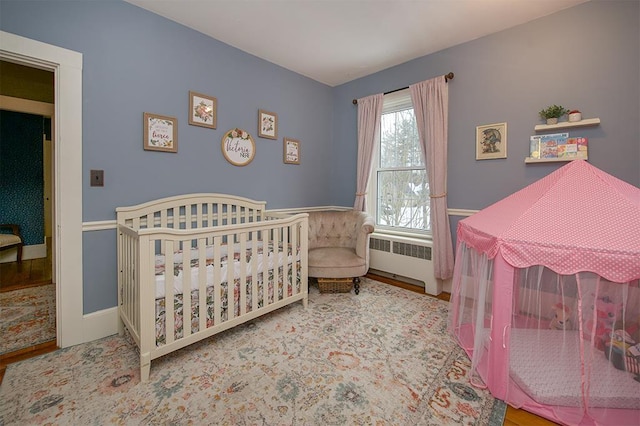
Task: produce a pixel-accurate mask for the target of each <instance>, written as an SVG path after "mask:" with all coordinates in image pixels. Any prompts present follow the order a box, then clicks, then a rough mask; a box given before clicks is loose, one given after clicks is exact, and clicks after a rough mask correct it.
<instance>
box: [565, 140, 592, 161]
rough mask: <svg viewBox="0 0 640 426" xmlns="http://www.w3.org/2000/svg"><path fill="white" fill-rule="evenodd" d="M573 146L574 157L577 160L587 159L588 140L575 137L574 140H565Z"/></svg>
mask: <svg viewBox="0 0 640 426" xmlns="http://www.w3.org/2000/svg"><path fill="white" fill-rule="evenodd" d="M569 141H570V143H572V144H575V145H576V155H575V156H576V157H577V158H588V157H589V155H588V151H589V140H588V138H584V137H576V138H569V139H568V140H567V142H569Z"/></svg>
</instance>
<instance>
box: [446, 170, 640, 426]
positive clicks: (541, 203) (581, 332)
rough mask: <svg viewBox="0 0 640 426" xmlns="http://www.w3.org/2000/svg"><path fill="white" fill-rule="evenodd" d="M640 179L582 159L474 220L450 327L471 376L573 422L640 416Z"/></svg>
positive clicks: (464, 239) (463, 229) (459, 263)
mask: <svg viewBox="0 0 640 426" xmlns="http://www.w3.org/2000/svg"><path fill="white" fill-rule="evenodd" d="M639 282H640V189H638V188H636V187H634V186H632V185H630V184H628V183H626V182H623V181H621V180H619V179H617V178H615V177H613V176H611V175H609V174H607V173H605V172H603V171H601V170H599V169H597V168H596V167H594V166H592V165H590V164H589V163H587V162H586V161H584V160H575V161H572V162H570V163H568V164H567V165H565V166H563V167H561V168H559V169H558V170H556V171H555V172H553V173H551V174H549V175H548V176H546V177H544V178H542V179H540V180H539V181H537V182H535V183H533V184H531V185H529V186H528V187H526V188H524V189H522V190H520V191H518V192H516V193H514V194H512V195H510V196H508V197H507V198H505V199H503V200H501V201H499V202H497V203H495V204H493V205H491V206H489V207H487V208H485V209H483V210H481V211H480V212H478V213H476V214H474V215H472V216H470V217H468V218H466V219H464V220H462V221H460V222H459V224H458V229H457V250H456V266H455V272H454V277H453V286H452V296H451V308H450V314H449V330H450V332H451V333H452V334H453V336H455V338H456V339H457V340H458V342H459V344H460V345H461V346H462V347H463V348H464V349H465V350H466V352H467V353H468V354H469V357H470V358H471V362H472V369H471V371H472V374H471V376H470V378H469V379H470V380H471V383H472V384H474V385H476V386H480V387H488V388H489V390H490V391H491V393H492V394H493V395H494V396H496V397H497V398H500V399H502V400H504V401H506V402H508V403H509V404H510V405H512V406H514V407H516V408H524V409H526V410H528V411H531V412H534V413H537V414H539V415H541V416H543V417H546V418H549V419H551V420H554V421H556V422H559V423H562V424H568V425H574V424H594V425H595V424H598V425H604V424H610V425H640V285H639Z"/></svg>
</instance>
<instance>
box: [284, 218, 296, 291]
mask: <svg viewBox="0 0 640 426" xmlns="http://www.w3.org/2000/svg"><path fill="white" fill-rule="evenodd" d="M297 248H298V224H294V225H291V260H287V262H286V263H287V270H289V269H291V278H289V279H288V280H287V282H288V285H290V286H291V295H292V296H295V295H296V294H298V291H297V285H296V277H297V276H298V267H297V266H298V262H297V261H296V257H297V256H296V251H297ZM287 251H288V247H287ZM288 275H289V274H287V278H288Z"/></svg>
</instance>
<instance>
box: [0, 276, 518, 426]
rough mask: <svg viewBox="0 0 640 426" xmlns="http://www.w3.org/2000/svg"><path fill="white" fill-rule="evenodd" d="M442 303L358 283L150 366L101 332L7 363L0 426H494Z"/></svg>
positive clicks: (497, 406) (498, 406) (498, 411)
mask: <svg viewBox="0 0 640 426" xmlns="http://www.w3.org/2000/svg"><path fill="white" fill-rule="evenodd" d="M447 309H448V304H447V303H446V302H443V301H440V300H437V299H434V298H431V297H428V296H424V295H420V294H417V293H413V292H409V291H407V290H403V289H400V288H396V287H393V286H389V285H386V284H383V283H379V282H376V281H372V280H368V279H363V282H362V285H361V291H360V294H359V295H357V296H356V295H355V294H353V293H351V294H320V293H319V292H318V290H317V288H315V287H312V288H311V289H310V298H309V307H308V309H304V308H303V307H302V304H301V303H295V304H293V305H291V306H288V307H285V308H282V309H280V310H278V311H276V312H273V313H271V314H267V315H266V316H263V317H261V318H258V319H256V320H254V321H251V322H250V323H247V324H245V325H241V326H238V327H236V328H234V329H231V330H228V331H226V332H223V333H221V334H219V335H217V336H213V337H212V338H210V339H207V340H205V341H202V342H199V343H196V344H194V345H191V346H189V347H187V348H184V349H182V350H180V351H177V352H174V353H172V354H170V355H167V356H165V357H162V358H160V359H158V360H155V361H152V363H151V377H150V381H149V383H146V384H142V383H140V380H139V377H140V373H139V361H138V353H137V349H136V348H135V346H134V344H133V343H132V342H131V341H130V339H128V338H127V336H125V337H119V336H111V337H107V338H104V339H100V340H97V341H95V342H91V343H86V344H82V345H78V346H74V347H71V348H66V349H62V350H59V351H56V352H53V353H49V354H46V355H42V356H40V357H37V358H33V359H30V360H26V361H22V362H20V363H17V364H12V365H9V367H8V369H7V372H6V375H5V378H4V381H3V383H2V385H1V387H0V424H2V423H3V422H4V424H6V425H10V424H20V425H24V424H136V425H137V424H176V425H177V424H220V425H236V424H243V425H245V424H250V425H253V424H261V425H290V424H301V425H346V424H349V425H356V424H357V425H365V424H366V425H501V424H502V422H503V419H504V414H505V409H506V406H505V404H504V403H503V402H501V401H499V400H496V399H494V398H493V397H492V396H491V395H490V394H489V393H488V392H487V391H484V390H480V389H475V388H472V387H471V386H469V384H468V382H467V379H466V377H465V375H466V374H467V371H468V370H469V367H470V362H469V359H468V358H467V356H466V354H465V353H464V352H463V351H462V350H460V349H459V348H458V346H457V345H456V344H455V343H454V342H453V340H452V339H451V338H450V337H449V336H448V334H447V332H446V319H447Z"/></svg>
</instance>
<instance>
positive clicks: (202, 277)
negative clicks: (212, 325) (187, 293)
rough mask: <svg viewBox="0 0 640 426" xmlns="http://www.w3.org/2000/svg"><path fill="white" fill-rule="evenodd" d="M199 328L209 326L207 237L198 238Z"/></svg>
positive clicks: (201, 329) (202, 328) (200, 329)
mask: <svg viewBox="0 0 640 426" xmlns="http://www.w3.org/2000/svg"><path fill="white" fill-rule="evenodd" d="M198 247H199V248H200V250H198V318H199V321H200V323H199V325H198V330H199V331H203V330H204V329H205V328H206V327H207V239H206V238H199V239H198Z"/></svg>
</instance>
